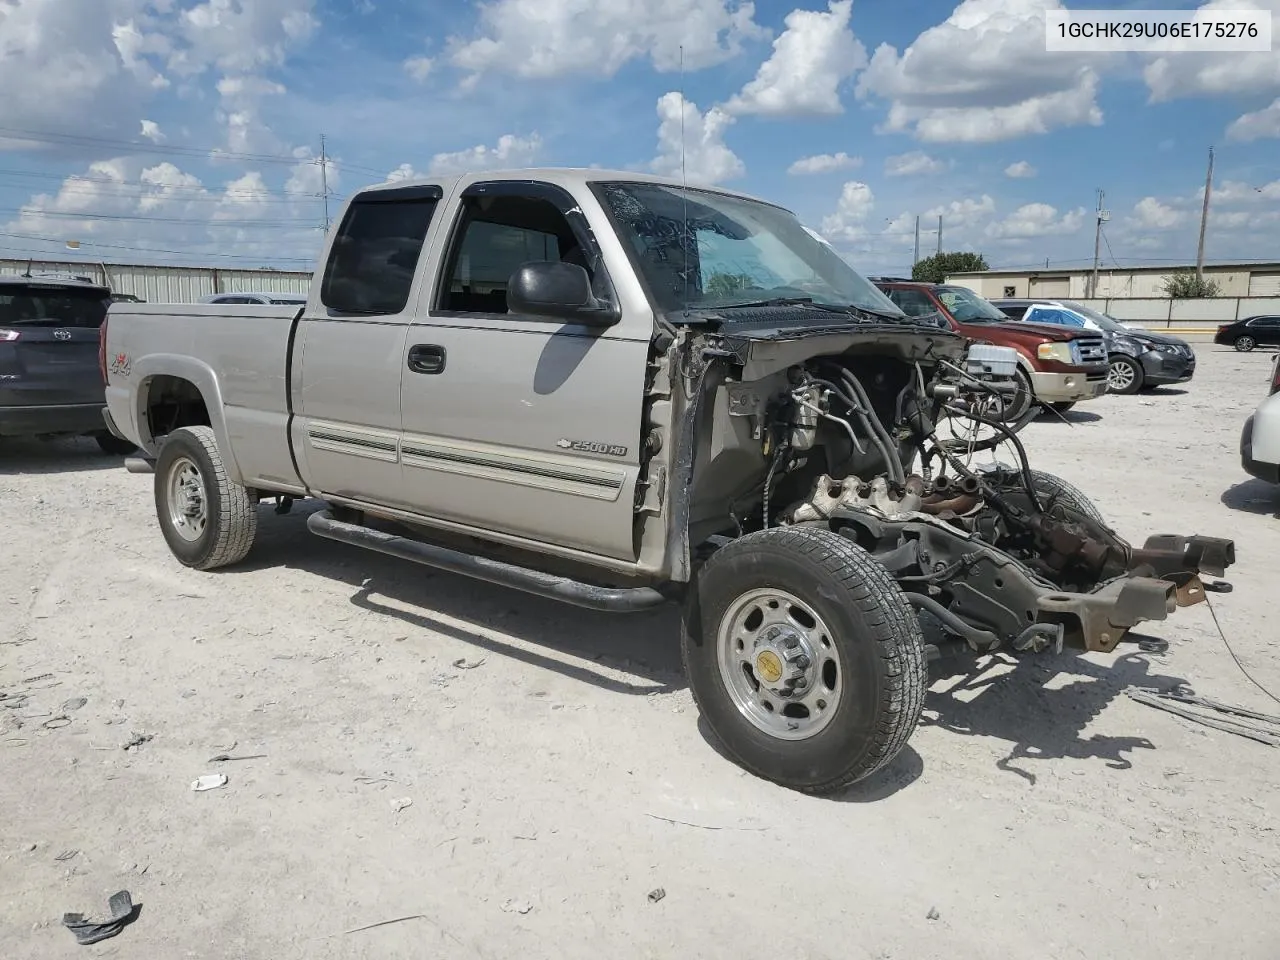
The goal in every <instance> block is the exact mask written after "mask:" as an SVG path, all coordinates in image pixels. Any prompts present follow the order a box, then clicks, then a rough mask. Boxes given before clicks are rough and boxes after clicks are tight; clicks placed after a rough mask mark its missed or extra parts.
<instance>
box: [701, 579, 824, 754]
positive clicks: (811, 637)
mask: <svg viewBox="0 0 1280 960" xmlns="http://www.w3.org/2000/svg"><path fill="white" fill-rule="evenodd" d="M716 649H717V660H718V662H719V666H720V679H721V680H722V681H723V682H724V685H725V689H726V690H727V691H728V693H729V697H730V699H731V700H732V701H733V704H734V706H735V707H737V708H738V712H739V713H741V714H742V716H743V717H744V718H745V719H746V720H747V722H748V723H750V724H751V725H752V726H753V727H755V728H756V729H757V730H760V731H762V732H763V733H766V734H768V735H769V736H771V737H775V738H777V739H779V740H807V739H809V738H810V737H814V736H817V735H818V734H819V733H821V732H822V731H823V730H825V729H826V728H827V726H828V725H830V723H831V720H832V718H833V717H834V716H835V714H836V711H837V709H838V708H839V705H840V695H841V693H842V692H843V690H844V670H843V668H842V666H841V664H840V662H839V657H838V655H837V653H836V648H835V635H834V634H833V633H832V632H831V630H830V629H829V628H828V627H827V625H826V624H825V623H824V622H823V620H822V618H821V617H819V616H818V615H817V614H816V613H815V612H814V611H813V608H812V607H811V606H810V605H809V604H807V603H805V602H804V601H802V600H800V599H798V598H797V597H795V596H794V595H792V594H790V593H788V592H787V591H785V590H778V589H775V588H771V587H770V588H763V589H759V590H752V591H749V592H748V593H744V594H743V595H742V596H740V597H739V598H738V599H737V600H736V601H734V603H733V604H732V605H731V606H730V607H729V609H728V610H727V611H725V614H724V616H723V617H722V618H721V620H720V630H719V633H718V635H717V638H716Z"/></svg>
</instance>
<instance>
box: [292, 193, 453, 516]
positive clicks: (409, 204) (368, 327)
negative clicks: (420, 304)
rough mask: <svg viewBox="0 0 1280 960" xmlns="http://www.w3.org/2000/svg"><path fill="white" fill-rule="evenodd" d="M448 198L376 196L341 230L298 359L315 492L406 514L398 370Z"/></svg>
mask: <svg viewBox="0 0 1280 960" xmlns="http://www.w3.org/2000/svg"><path fill="white" fill-rule="evenodd" d="M442 196H443V190H442V189H441V187H440V186H438V185H415V186H412V187H399V188H389V189H376V190H370V191H367V192H365V193H363V194H361V195H360V196H359V197H357V198H356V199H355V200H353V201H352V203H351V204H350V205H349V206H348V208H347V212H346V214H345V215H344V216H343V219H342V222H341V223H340V224H339V225H338V227H337V229H336V232H335V234H334V236H333V240H332V243H331V244H330V249H329V254H328V257H327V259H326V263H325V266H324V273H323V276H322V278H321V282H320V293H319V297H318V298H314V297H313V298H312V302H310V303H309V304H308V305H307V307H306V312H305V313H304V314H303V319H302V320H301V321H300V322H299V324H298V330H297V334H296V338H295V345H294V350H293V369H292V384H291V389H292V395H293V402H294V412H295V414H296V415H297V416H296V417H295V420H294V423H293V431H292V441H293V444H294V449H295V450H296V451H298V453H299V457H298V468H299V470H300V471H301V473H302V476H303V479H304V480H305V481H306V483H307V485H308V487H309V488H310V489H311V490H312V491H315V492H318V493H323V494H326V495H328V496H329V497H331V498H340V499H347V500H353V501H362V502H371V503H380V504H386V505H391V506H397V507H402V506H405V504H406V502H405V495H404V489H403V486H402V478H401V473H400V368H401V365H402V362H403V360H402V357H403V353H404V344H405V338H406V337H407V335H408V330H409V320H410V317H411V316H412V314H413V303H414V298H413V294H414V293H415V283H416V282H417V281H416V279H415V278H416V277H417V276H418V270H417V265H418V258H419V256H420V255H421V252H422V250H423V247H424V245H425V243H426V240H427V235H428V233H429V232H430V229H431V225H432V221H433V219H434V215H435V212H436V208H437V206H438V205H439V202H440V198H441V197H442ZM317 299H318V301H319V302H316V300H317Z"/></svg>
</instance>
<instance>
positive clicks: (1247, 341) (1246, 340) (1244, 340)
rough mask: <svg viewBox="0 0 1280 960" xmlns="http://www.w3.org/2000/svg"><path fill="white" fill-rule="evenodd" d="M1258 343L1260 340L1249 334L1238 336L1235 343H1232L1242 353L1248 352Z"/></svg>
mask: <svg viewBox="0 0 1280 960" xmlns="http://www.w3.org/2000/svg"><path fill="white" fill-rule="evenodd" d="M1257 345H1258V341H1257V340H1255V339H1253V337H1250V336H1248V335H1245V336H1243V337H1236V341H1235V343H1234V344H1232V346H1234V347H1235V348H1236V349H1237V350H1239V351H1240V352H1241V353H1248V352H1249V351H1250V350H1252V349H1253V348H1254V347H1256V346H1257Z"/></svg>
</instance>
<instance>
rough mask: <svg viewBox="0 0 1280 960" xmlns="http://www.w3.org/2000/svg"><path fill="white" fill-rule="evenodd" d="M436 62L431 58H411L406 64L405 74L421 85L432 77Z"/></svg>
mask: <svg viewBox="0 0 1280 960" xmlns="http://www.w3.org/2000/svg"><path fill="white" fill-rule="evenodd" d="M434 66H435V61H434V60H432V59H431V58H430V57H410V58H409V59H408V60H406V61H405V62H404V72H405V73H407V74H408V75H409V76H411V77H412V78H413V79H414V80H417V81H418V82H419V83H421V82H422V81H423V80H425V79H427V77H429V76H430V75H431V69H432V67H434Z"/></svg>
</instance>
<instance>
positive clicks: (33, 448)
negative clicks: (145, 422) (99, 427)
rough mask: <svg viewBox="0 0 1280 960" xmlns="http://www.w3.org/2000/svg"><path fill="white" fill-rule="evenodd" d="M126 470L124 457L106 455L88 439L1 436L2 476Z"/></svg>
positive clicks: (0, 459)
mask: <svg viewBox="0 0 1280 960" xmlns="http://www.w3.org/2000/svg"><path fill="white" fill-rule="evenodd" d="M123 469H124V457H116V456H111V455H109V454H106V453H103V452H102V450H101V449H99V447H98V444H97V442H96V441H95V440H93V439H91V438H88V437H67V438H60V439H57V440H35V439H28V438H27V437H0V476H6V475H10V476H11V475H21V474H27V475H31V474H41V473H83V472H84V471H86V470H123Z"/></svg>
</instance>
